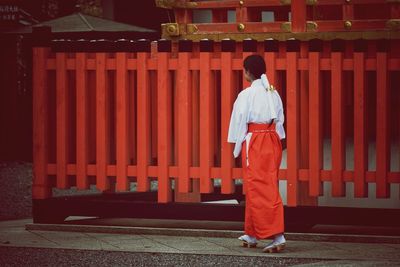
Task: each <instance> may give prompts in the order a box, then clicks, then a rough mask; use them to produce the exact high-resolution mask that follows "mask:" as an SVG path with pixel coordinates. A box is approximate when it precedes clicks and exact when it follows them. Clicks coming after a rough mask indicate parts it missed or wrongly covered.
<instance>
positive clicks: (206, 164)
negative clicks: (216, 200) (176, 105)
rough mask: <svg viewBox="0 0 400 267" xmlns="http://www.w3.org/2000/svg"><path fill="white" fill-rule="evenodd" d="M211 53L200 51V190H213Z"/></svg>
mask: <svg viewBox="0 0 400 267" xmlns="http://www.w3.org/2000/svg"><path fill="white" fill-rule="evenodd" d="M211 74H212V73H211V53H210V52H200V129H201V134H200V192H201V193H211V192H213V190H214V188H213V184H212V181H211V179H210V170H211V167H212V165H213V156H214V145H213V144H214V138H213V133H214V120H213V116H215V115H214V114H213V106H214V98H213V96H214V92H213V88H212V80H211V78H212V77H211Z"/></svg>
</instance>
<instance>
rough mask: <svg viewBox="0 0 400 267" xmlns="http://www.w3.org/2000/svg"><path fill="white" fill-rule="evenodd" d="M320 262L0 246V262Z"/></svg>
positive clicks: (129, 264) (29, 263)
mask: <svg viewBox="0 0 400 267" xmlns="http://www.w3.org/2000/svg"><path fill="white" fill-rule="evenodd" d="M317 262H321V259H309V258H283V257H246V256H235V257H232V256H223V255H194V254H176V253H144V252H121V251H93V250H69V249H44V248H13V247H0V266H295V265H298V264H311V263H317ZM324 263H326V262H324ZM348 266H349V265H348ZM351 266H353V265H351Z"/></svg>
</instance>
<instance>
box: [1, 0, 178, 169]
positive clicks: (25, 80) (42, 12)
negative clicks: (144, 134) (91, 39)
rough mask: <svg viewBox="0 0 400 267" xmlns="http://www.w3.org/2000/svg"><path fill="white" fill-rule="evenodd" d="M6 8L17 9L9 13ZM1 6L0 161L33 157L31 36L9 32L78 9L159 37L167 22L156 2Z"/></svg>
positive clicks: (66, 0)
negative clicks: (162, 25)
mask: <svg viewBox="0 0 400 267" xmlns="http://www.w3.org/2000/svg"><path fill="white" fill-rule="evenodd" d="M10 6H12V7H13V8H15V7H17V8H18V12H14V11H10V12H7V10H5V8H7V7H10ZM0 8H2V9H0V44H1V49H0V161H15V160H21V161H28V162H31V161H32V85H31V84H32V77H31V73H32V62H31V57H32V54H31V42H30V34H16V33H10V32H13V31H17V30H18V29H20V28H21V27H26V26H29V25H36V24H38V23H40V22H43V21H48V20H52V19H56V18H59V17H63V16H67V15H70V14H72V13H74V12H77V11H79V12H81V13H84V14H87V15H92V16H97V17H101V18H104V19H109V20H113V21H117V22H122V23H126V24H131V25H136V26H140V27H144V28H149V29H153V30H156V31H157V33H156V34H155V35H154V36H156V38H158V36H160V24H161V23H165V22H169V20H170V16H169V15H168V11H167V10H165V9H161V8H157V7H156V6H155V1H154V0H143V1H141V0H0ZM8 15H14V18H12V19H10V16H8ZM170 15H172V14H170ZM102 37H103V38H105V39H107V36H102Z"/></svg>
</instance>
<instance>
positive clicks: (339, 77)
mask: <svg viewBox="0 0 400 267" xmlns="http://www.w3.org/2000/svg"><path fill="white" fill-rule="evenodd" d="M331 60H332V73H331V81H332V92H331V95H332V99H331V101H332V121H331V127H332V196H334V197H341V196H344V194H345V188H344V182H343V171H344V169H345V166H346V165H345V164H346V163H345V142H344V135H345V132H344V125H345V124H344V93H343V53H342V52H332V55H331Z"/></svg>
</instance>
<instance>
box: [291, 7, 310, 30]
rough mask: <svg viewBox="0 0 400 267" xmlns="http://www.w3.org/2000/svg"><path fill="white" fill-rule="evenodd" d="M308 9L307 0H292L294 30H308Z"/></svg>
mask: <svg viewBox="0 0 400 267" xmlns="http://www.w3.org/2000/svg"><path fill="white" fill-rule="evenodd" d="M306 11H307V6H306V0H296V1H293V2H292V4H291V13H292V18H291V19H292V32H305V31H306Z"/></svg>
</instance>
